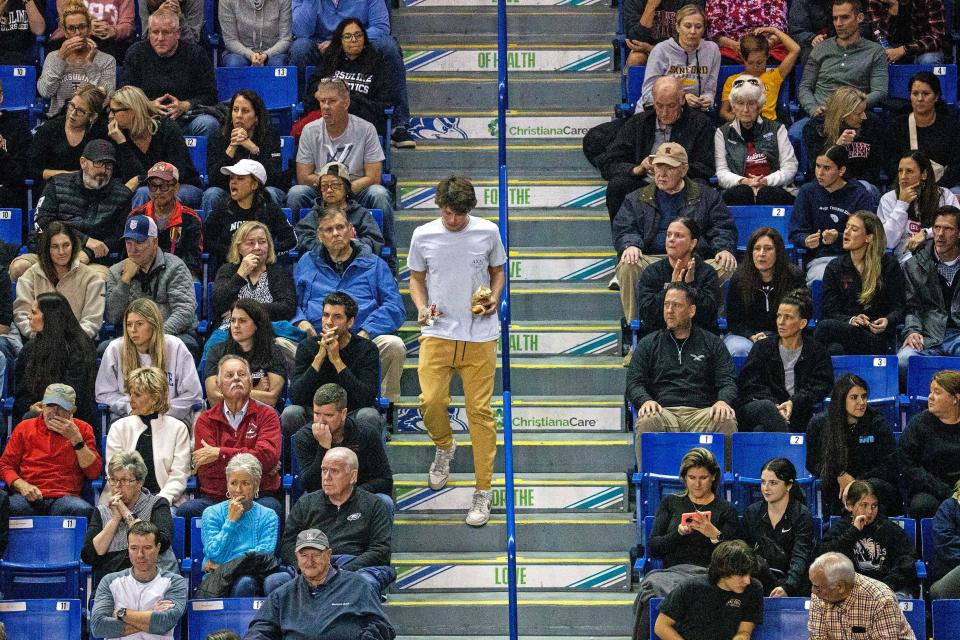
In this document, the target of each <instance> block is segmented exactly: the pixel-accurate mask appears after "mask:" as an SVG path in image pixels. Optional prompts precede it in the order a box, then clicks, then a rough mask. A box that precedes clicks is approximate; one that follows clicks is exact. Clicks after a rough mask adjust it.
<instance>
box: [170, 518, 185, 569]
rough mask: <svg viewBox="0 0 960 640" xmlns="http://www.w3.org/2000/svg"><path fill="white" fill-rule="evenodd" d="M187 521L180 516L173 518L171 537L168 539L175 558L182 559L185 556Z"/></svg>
mask: <svg viewBox="0 0 960 640" xmlns="http://www.w3.org/2000/svg"><path fill="white" fill-rule="evenodd" d="M186 528H187V522H186V520H184V519H183V518H181V517H178V516H175V517H174V518H173V538H172V539H171V541H170V548H171V549H173V555H174V556H176V558H177V560H183V559H184V558H186V557H187V555H186V553H187V547H186V538H187V530H186Z"/></svg>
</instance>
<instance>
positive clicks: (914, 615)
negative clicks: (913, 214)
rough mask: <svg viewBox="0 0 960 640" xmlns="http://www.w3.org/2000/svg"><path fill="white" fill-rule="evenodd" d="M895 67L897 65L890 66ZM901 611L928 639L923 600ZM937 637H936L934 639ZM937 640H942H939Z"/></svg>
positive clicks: (902, 606) (905, 603) (907, 604)
mask: <svg viewBox="0 0 960 640" xmlns="http://www.w3.org/2000/svg"><path fill="white" fill-rule="evenodd" d="M890 66H891V67H895V66H896V65H893V64H892V65H890ZM900 609H901V610H902V611H903V615H904V617H905V618H906V619H907V622H908V623H910V628H911V629H913V633H914V635H915V636H917V638H926V637H927V608H926V605H925V604H924V602H923V600H912V599H911V600H900ZM936 637H937V636H936V635H934V638H936ZM937 640H940V639H939V638H937Z"/></svg>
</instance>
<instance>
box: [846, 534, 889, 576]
mask: <svg viewBox="0 0 960 640" xmlns="http://www.w3.org/2000/svg"><path fill="white" fill-rule="evenodd" d="M886 559H887V548H886V547H884V546H882V545H881V544H879V543H878V542H877V541H876V540H874V539H873V538H860V539H859V540H857V544H856V546H854V548H853V560H854V562H856V563H857V569H858V570H860V571H862V572H867V571H870V572H876V571H880V569H881V568H882V567H883V563H884V561H885V560H886Z"/></svg>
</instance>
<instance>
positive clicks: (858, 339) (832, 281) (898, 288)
mask: <svg viewBox="0 0 960 640" xmlns="http://www.w3.org/2000/svg"><path fill="white" fill-rule="evenodd" d="M886 249H887V237H886V235H885V233H884V231H883V223H882V222H880V218H878V217H877V215H876V214H874V213H871V212H869V211H855V212H853V213H852V214H851V215H850V217H849V218H847V225H846V227H845V228H844V230H843V251H844V252H843V254H842V255H840V256H839V257H838V258H837V259H836V260H833V261H831V262H830V263H829V264H828V265H827V268H826V270H825V271H824V274H823V316H824V319H823V320H821V321H820V322H819V323H817V329H816V333H815V334H814V336H815V338H816V339H817V341H818V342H820V343H821V344H823V345H824V346H826V347H827V350H828V351H829V352H830V354H831V355H835V356H838V355H844V354H850V355H852V354H863V355H868V354H877V353H889V352H890V350H891V348H892V347H893V339H894V336H896V328H897V325H898V324H900V322H902V321H903V317H904V306H905V302H904V279H903V271H902V270H901V269H900V264H899V263H898V262H897V259H896V258H894V257H893V256H892V255H888V254H887V253H886Z"/></svg>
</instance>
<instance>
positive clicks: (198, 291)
mask: <svg viewBox="0 0 960 640" xmlns="http://www.w3.org/2000/svg"><path fill="white" fill-rule="evenodd" d="M193 297H194V300H196V303H197V333H199V334H200V335H202V336H205V335H207V333H208V332H209V331H210V320H209V318H208V317H207V314H208V313H209V309H207V308H206V305H205V304H204V303H203V283H202V282H194V283H193Z"/></svg>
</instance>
